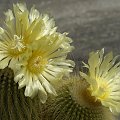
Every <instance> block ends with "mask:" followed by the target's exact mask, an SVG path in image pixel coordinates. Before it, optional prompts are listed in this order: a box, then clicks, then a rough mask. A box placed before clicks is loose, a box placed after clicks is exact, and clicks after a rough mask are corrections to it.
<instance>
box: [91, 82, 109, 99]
mask: <svg viewBox="0 0 120 120" xmlns="http://www.w3.org/2000/svg"><path fill="white" fill-rule="evenodd" d="M91 92H92V95H93V96H95V97H96V98H97V99H98V100H105V99H106V98H107V97H108V96H109V93H110V89H109V87H108V85H107V83H105V82H103V83H99V84H98V87H97V89H96V90H95V91H91Z"/></svg>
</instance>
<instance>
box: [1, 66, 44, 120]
mask: <svg viewBox="0 0 120 120" xmlns="http://www.w3.org/2000/svg"><path fill="white" fill-rule="evenodd" d="M40 112H41V106H40V102H39V99H38V98H35V99H33V100H32V99H30V98H27V97H25V95H24V89H20V90H19V89H18V85H17V84H16V83H15V82H14V73H13V71H12V70H11V69H10V68H8V67H6V68H5V69H3V70H0V120H42V118H41V114H40Z"/></svg>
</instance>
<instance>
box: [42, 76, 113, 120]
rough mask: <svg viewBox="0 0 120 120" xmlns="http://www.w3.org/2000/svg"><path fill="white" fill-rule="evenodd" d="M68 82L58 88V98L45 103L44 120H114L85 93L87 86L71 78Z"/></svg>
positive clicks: (75, 78) (83, 82) (109, 113)
mask: <svg viewBox="0 0 120 120" xmlns="http://www.w3.org/2000/svg"><path fill="white" fill-rule="evenodd" d="M73 79H74V80H73ZM68 81H72V82H70V83H69V84H67V85H66V84H65V85H63V86H62V87H60V88H59V90H58V96H57V97H54V98H52V100H51V101H50V100H49V101H47V105H46V108H45V109H44V112H45V113H44V114H45V116H44V118H45V117H46V118H45V120H114V117H113V116H112V114H111V112H110V111H109V110H108V109H107V108H105V107H103V106H102V105H101V104H100V103H99V101H94V100H93V98H92V97H91V96H89V94H88V93H87V92H85V91H86V90H87V89H86V88H87V86H88V84H87V83H86V82H85V81H84V80H80V78H79V77H73V78H72V80H68ZM83 93H84V94H83ZM46 115H47V116H46Z"/></svg>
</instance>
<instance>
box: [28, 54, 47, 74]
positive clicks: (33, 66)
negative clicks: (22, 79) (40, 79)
mask: <svg viewBox="0 0 120 120" xmlns="http://www.w3.org/2000/svg"><path fill="white" fill-rule="evenodd" d="M46 64H47V59H45V58H44V57H43V55H42V53H40V52H39V53H38V52H33V53H32V56H31V57H30V58H29V60H28V64H27V68H28V69H29V71H30V72H31V73H34V74H40V73H41V72H42V71H43V70H44V68H45V66H46Z"/></svg>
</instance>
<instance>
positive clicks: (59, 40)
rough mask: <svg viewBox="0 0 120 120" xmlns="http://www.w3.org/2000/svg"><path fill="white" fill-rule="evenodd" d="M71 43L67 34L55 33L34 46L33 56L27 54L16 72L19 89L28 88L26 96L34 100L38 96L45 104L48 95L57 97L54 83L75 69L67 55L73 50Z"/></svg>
mask: <svg viewBox="0 0 120 120" xmlns="http://www.w3.org/2000/svg"><path fill="white" fill-rule="evenodd" d="M71 42H72V40H71V39H70V38H69V37H66V35H65V34H60V33H54V34H51V35H47V36H44V37H43V38H41V40H40V41H36V43H35V44H33V46H34V47H33V48H34V49H32V50H31V54H26V56H25V57H24V59H23V60H22V62H21V64H20V70H18V71H16V72H15V81H16V82H18V84H19V88H22V87H24V86H26V89H25V96H29V97H31V98H33V97H34V96H35V95H36V94H38V95H40V100H41V102H42V103H44V102H45V101H46V99H47V93H50V94H53V95H56V91H55V89H54V85H53V84H52V83H54V82H55V81H56V80H59V79H60V78H61V77H62V76H63V75H66V74H67V75H68V74H69V73H70V72H72V68H73V67H74V62H73V61H71V60H66V57H67V53H68V52H70V51H71V50H72V49H73V47H72V46H70V43H71Z"/></svg>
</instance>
